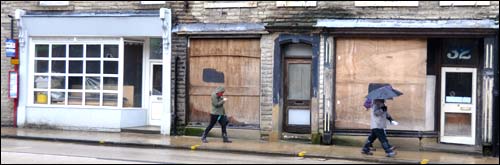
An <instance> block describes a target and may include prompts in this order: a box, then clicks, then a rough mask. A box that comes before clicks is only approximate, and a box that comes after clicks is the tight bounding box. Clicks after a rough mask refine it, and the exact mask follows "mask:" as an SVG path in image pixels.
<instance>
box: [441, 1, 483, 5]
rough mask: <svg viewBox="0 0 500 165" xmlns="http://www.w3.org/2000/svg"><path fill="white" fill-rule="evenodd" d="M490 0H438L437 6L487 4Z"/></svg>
mask: <svg viewBox="0 0 500 165" xmlns="http://www.w3.org/2000/svg"><path fill="white" fill-rule="evenodd" d="M489 5H490V1H439V6H489Z"/></svg>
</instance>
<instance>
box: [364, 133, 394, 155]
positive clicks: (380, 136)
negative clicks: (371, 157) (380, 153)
mask: <svg viewBox="0 0 500 165" xmlns="http://www.w3.org/2000/svg"><path fill="white" fill-rule="evenodd" d="M377 138H378V140H379V141H380V143H381V144H382V147H383V148H384V150H385V153H391V152H393V151H392V150H391V145H390V144H389V141H388V140H387V134H386V133H385V130H384V129H380V128H375V129H372V131H371V133H370V136H368V139H367V141H366V143H365V145H364V146H363V151H364V152H369V151H370V147H371V145H372V143H373V142H375V140H376V139H377Z"/></svg>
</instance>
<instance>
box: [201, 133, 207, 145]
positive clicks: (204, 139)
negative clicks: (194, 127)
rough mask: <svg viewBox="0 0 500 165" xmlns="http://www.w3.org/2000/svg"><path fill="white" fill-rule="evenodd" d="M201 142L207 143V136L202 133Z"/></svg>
mask: <svg viewBox="0 0 500 165" xmlns="http://www.w3.org/2000/svg"><path fill="white" fill-rule="evenodd" d="M201 142H203V143H208V140H207V134H206V133H205V132H203V135H201Z"/></svg>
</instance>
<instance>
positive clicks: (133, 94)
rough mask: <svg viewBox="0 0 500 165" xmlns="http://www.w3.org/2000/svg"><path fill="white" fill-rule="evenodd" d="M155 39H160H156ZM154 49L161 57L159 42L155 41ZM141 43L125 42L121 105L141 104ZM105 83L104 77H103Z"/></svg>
mask: <svg viewBox="0 0 500 165" xmlns="http://www.w3.org/2000/svg"><path fill="white" fill-rule="evenodd" d="M156 41H161V39H157V40H156ZM155 47H156V50H158V49H160V50H159V53H157V54H159V56H160V57H161V44H160V43H158V42H156V46H155ZM142 54H143V45H142V44H128V43H126V44H125V53H124V60H123V62H124V64H123V65H125V66H127V67H125V68H124V72H125V73H127V74H124V75H123V107H141V106H142V80H143V78H142V57H143V55H142ZM104 81H105V83H106V79H104ZM110 97H111V96H110Z"/></svg>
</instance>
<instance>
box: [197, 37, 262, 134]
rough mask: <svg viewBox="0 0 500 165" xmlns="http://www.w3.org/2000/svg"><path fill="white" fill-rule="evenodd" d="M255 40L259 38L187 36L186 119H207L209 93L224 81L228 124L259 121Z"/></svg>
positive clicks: (256, 122) (205, 120) (258, 72)
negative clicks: (187, 114)
mask: <svg viewBox="0 0 500 165" xmlns="http://www.w3.org/2000/svg"><path fill="white" fill-rule="evenodd" d="M259 42H260V41H259V39H191V41H190V48H189V96H190V98H189V100H190V101H189V107H190V112H189V113H190V115H189V116H190V118H189V120H190V122H194V123H198V122H199V123H207V122H209V119H210V118H209V114H210V111H211V101H210V95H211V94H212V92H213V91H214V90H215V88H216V87H217V86H220V85H224V87H225V88H226V92H225V94H224V95H225V97H226V98H228V101H227V103H226V104H225V105H224V107H225V108H226V113H227V115H228V117H229V119H230V124H234V125H258V124H259V114H260V113H259V93H260V90H259V89H260V43H259ZM204 74H205V75H204Z"/></svg>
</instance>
